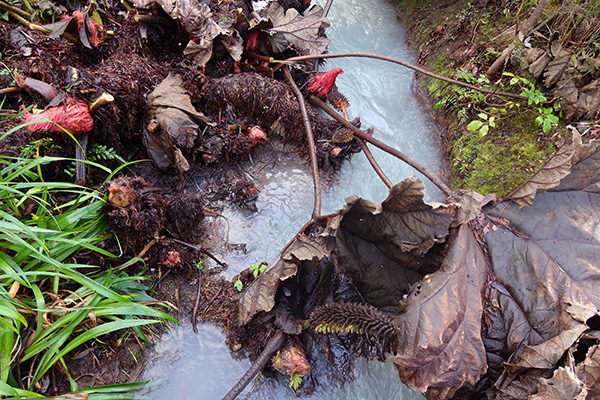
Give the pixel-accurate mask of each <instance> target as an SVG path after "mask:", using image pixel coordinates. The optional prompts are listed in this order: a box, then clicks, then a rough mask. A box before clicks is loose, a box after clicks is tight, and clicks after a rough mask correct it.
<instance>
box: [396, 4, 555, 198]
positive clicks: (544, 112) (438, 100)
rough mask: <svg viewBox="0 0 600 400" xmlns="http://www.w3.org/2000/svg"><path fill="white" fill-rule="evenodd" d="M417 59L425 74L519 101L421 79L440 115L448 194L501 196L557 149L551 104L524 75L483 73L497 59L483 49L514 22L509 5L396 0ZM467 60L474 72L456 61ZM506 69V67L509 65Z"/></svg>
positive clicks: (495, 54) (494, 54) (496, 52)
mask: <svg viewBox="0 0 600 400" xmlns="http://www.w3.org/2000/svg"><path fill="white" fill-rule="evenodd" d="M397 4H398V6H399V7H400V8H401V9H402V11H403V12H404V13H405V15H406V17H407V21H408V22H409V23H410V27H409V28H410V30H411V33H412V35H413V37H414V38H415V40H416V41H417V44H418V46H419V51H420V52H421V53H422V54H428V56H427V57H424V61H423V60H422V61H423V62H424V65H425V67H426V68H427V69H428V70H430V71H432V72H435V73H437V74H440V75H445V76H448V77H451V78H454V79H457V80H460V81H463V82H466V83H470V84H474V85H477V86H479V87H482V88H486V89H491V90H499V91H507V92H512V93H516V94H522V95H523V96H525V97H526V99H524V100H522V101H518V100H515V99H510V98H503V97H499V96H490V95H484V94H482V93H479V92H476V91H473V90H470V89H466V88H463V87H460V86H455V85H450V84H448V83H446V82H443V81H440V80H437V79H434V78H425V77H424V78H423V79H422V80H421V82H422V86H423V87H424V88H425V89H426V91H427V94H428V95H429V97H430V99H431V100H432V102H433V103H434V104H435V105H434V108H437V109H439V110H440V117H441V120H442V123H443V124H445V125H446V127H447V128H448V129H447V132H446V137H445V145H446V150H447V154H448V155H449V167H450V175H451V177H452V182H451V184H452V188H453V189H473V190H477V191H478V192H480V193H483V194H488V193H496V194H498V195H499V196H501V197H502V196H505V195H507V194H509V193H510V192H511V191H512V190H514V189H516V188H517V187H518V186H519V185H520V184H521V183H523V182H524V181H526V180H527V179H528V178H529V177H530V176H531V174H532V171H535V170H537V169H538V168H539V167H540V166H541V165H543V163H544V162H545V161H546V160H547V159H548V157H549V156H550V155H551V154H552V153H553V152H554V151H555V150H556V147H555V146H554V144H553V137H552V136H553V134H554V133H555V132H556V127H557V126H559V125H560V121H559V117H561V110H560V107H559V105H558V102H557V101H548V99H547V98H546V96H545V95H544V94H543V93H542V92H540V90H539V88H538V87H536V85H535V84H534V82H533V78H531V77H530V76H528V75H526V74H524V73H515V74H511V73H506V74H504V75H499V76H495V77H494V78H493V80H491V79H489V78H488V77H487V76H486V75H485V73H484V71H485V69H484V68H482V67H483V66H486V65H488V66H489V64H491V63H492V62H493V61H494V60H495V59H496V58H497V57H498V56H499V55H500V52H498V51H496V50H494V48H493V47H491V46H490V45H489V41H490V40H491V39H492V38H493V37H496V36H497V35H498V34H499V33H500V32H502V31H504V30H505V29H506V28H508V27H509V26H512V25H513V24H514V22H515V14H516V12H517V10H515V9H514V7H513V5H512V3H511V4H509V3H505V4H504V6H503V7H504V8H503V9H497V7H493V8H489V9H485V8H479V9H478V8H476V7H475V6H474V5H473V3H472V2H469V1H467V0H464V1H457V2H452V3H446V2H441V1H439V0H428V1H426V2H425V3H423V2H415V1H413V0H397ZM464 52H472V53H469V54H470V55H469V56H465V59H467V60H470V61H469V64H468V65H470V67H471V68H473V67H474V66H478V67H479V68H478V71H477V72H475V73H473V72H471V71H469V70H465V69H463V68H462V66H463V64H464V63H465V60H464V59H461V58H460V54H461V53H464ZM509 68H510V66H509Z"/></svg>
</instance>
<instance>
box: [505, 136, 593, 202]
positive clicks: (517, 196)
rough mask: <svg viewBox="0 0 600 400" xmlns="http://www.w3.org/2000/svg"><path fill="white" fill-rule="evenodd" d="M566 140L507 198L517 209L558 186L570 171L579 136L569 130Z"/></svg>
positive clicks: (578, 145) (579, 139)
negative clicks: (541, 193) (537, 194)
mask: <svg viewBox="0 0 600 400" xmlns="http://www.w3.org/2000/svg"><path fill="white" fill-rule="evenodd" d="M566 139H567V140H566V141H565V143H564V144H563V145H562V146H561V147H560V149H559V150H558V151H557V152H556V153H554V155H553V156H552V157H551V158H550V159H549V160H548V161H547V162H546V163H545V164H544V165H543V166H542V168H541V169H540V170H539V171H537V172H536V173H535V174H533V176H532V177H531V178H529V179H528V180H527V181H526V182H524V183H523V184H522V185H521V186H519V187H518V188H517V189H515V190H514V191H513V192H512V193H511V194H509V195H508V196H507V198H508V199H511V200H512V201H514V202H515V203H517V205H518V206H519V207H524V206H530V205H532V204H533V200H534V198H535V195H536V193H539V192H543V191H546V190H548V189H550V188H553V187H556V186H558V185H559V184H560V181H561V179H563V178H564V177H565V176H567V175H568V174H569V172H570V171H571V158H572V157H573V154H575V150H576V149H577V148H578V147H580V146H581V136H580V135H579V133H578V132H577V130H576V129H575V128H571V130H570V132H569V133H568V136H567V138H566Z"/></svg>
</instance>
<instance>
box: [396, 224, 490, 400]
mask: <svg viewBox="0 0 600 400" xmlns="http://www.w3.org/2000/svg"><path fill="white" fill-rule="evenodd" d="M449 247H450V248H449V250H448V254H447V256H446V258H445V259H444V261H443V262H442V266H441V268H440V269H439V270H438V271H436V272H434V273H432V274H431V275H429V277H426V278H425V279H423V280H422V281H421V282H419V283H418V284H416V285H414V287H413V290H411V292H410V293H409V295H408V297H407V298H406V299H405V300H404V301H403V302H402V306H403V308H404V309H405V312H404V313H403V314H401V315H400V316H398V317H396V318H395V319H394V322H395V323H396V325H397V326H398V330H399V333H398V345H397V347H396V349H395V350H396V355H395V356H392V357H391V359H392V360H393V361H394V363H396V364H397V365H398V370H399V373H400V378H401V379H402V381H403V382H404V383H405V384H407V385H408V387H410V388H411V389H412V390H414V391H417V392H425V391H427V398H428V399H446V398H450V397H452V395H453V394H454V393H455V392H456V390H457V389H459V388H460V387H462V386H463V385H465V384H475V383H476V382H477V381H478V379H479V377H480V376H481V375H482V374H483V373H485V371H486V369H487V363H486V351H485V348H484V345H483V341H482V338H481V318H482V313H483V306H482V297H481V296H482V291H483V287H484V283H485V278H486V270H487V268H486V264H485V257H484V255H483V252H482V250H481V248H480V247H479V244H478V242H477V240H476V238H475V236H474V235H473V232H472V230H471V229H470V228H469V227H468V226H467V225H466V224H463V225H461V226H460V227H459V228H458V229H457V231H456V232H454V233H453V234H452V235H451V239H450V240H449Z"/></svg>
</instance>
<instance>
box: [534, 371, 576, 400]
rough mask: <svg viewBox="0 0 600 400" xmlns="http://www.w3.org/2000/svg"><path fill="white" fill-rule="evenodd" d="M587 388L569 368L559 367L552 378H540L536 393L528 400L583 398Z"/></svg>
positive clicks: (574, 399)
mask: <svg viewBox="0 0 600 400" xmlns="http://www.w3.org/2000/svg"><path fill="white" fill-rule="evenodd" d="M586 396H587V389H586V388H585V386H584V384H583V382H581V381H580V380H579V378H577V376H576V375H575V373H574V372H573V370H572V369H571V368H568V367H567V368H564V367H560V368H558V369H557V370H556V371H555V372H554V375H553V376H552V378H550V379H544V378H540V385H539V386H538V392H537V394H534V395H533V396H529V400H566V399H569V400H571V399H573V400H585V398H586Z"/></svg>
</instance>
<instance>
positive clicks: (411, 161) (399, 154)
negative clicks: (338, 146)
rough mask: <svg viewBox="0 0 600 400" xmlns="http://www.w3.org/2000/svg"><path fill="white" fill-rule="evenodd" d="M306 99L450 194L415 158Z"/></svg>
mask: <svg viewBox="0 0 600 400" xmlns="http://www.w3.org/2000/svg"><path fill="white" fill-rule="evenodd" d="M308 101H309V102H310V103H312V104H314V105H316V106H317V107H320V108H321V109H322V110H323V111H325V112H326V113H327V114H329V115H330V116H331V117H332V118H333V119H335V120H337V121H338V122H339V123H341V124H342V125H344V126H345V127H346V128H348V129H350V130H351V131H352V133H353V134H354V135H356V136H357V137H359V138H361V139H363V140H364V141H366V142H369V143H371V144H372V145H374V146H376V147H378V148H380V149H381V150H383V151H385V152H387V153H389V154H391V155H393V156H395V157H398V158H399V159H401V160H402V161H404V162H405V163H407V164H408V165H410V166H411V167H413V168H414V169H416V170H417V171H419V172H420V173H422V174H423V175H425V176H426V177H427V179H429V180H430V181H431V182H433V184H434V185H435V186H437V187H438V188H439V189H440V190H441V191H442V192H443V193H444V194H445V195H446V196H450V195H451V194H452V190H450V188H449V187H448V186H447V185H446V184H445V183H444V182H442V180H441V179H440V178H438V177H437V176H436V175H434V174H433V173H432V172H431V171H429V170H428V169H427V168H425V167H424V166H423V165H421V164H420V163H419V162H417V161H416V160H414V159H412V158H411V157H409V156H407V155H406V154H404V153H402V152H401V151H399V150H397V149H395V148H393V147H391V146H389V145H387V144H385V143H383V142H381V141H379V140H377V139H375V138H373V137H371V136H370V135H368V134H367V133H365V132H363V131H361V130H360V129H358V128H357V127H355V126H354V125H352V124H351V123H350V122H348V121H346V120H345V119H344V118H343V117H342V116H341V115H339V114H338V113H337V112H335V110H334V109H332V108H331V107H329V106H328V105H327V104H325V103H324V102H323V101H322V100H320V99H319V98H317V97H315V96H310V97H309V98H308Z"/></svg>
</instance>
